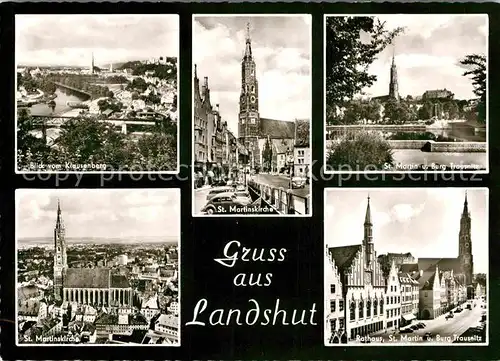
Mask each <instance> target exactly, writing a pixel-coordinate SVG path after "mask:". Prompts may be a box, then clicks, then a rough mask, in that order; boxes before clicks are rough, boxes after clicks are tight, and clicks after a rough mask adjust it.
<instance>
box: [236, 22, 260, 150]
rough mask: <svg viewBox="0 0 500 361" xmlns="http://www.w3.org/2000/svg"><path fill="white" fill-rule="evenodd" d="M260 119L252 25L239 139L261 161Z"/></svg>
mask: <svg viewBox="0 0 500 361" xmlns="http://www.w3.org/2000/svg"><path fill="white" fill-rule="evenodd" d="M259 129H260V118H259V84H258V81H257V74H256V69H255V61H254V58H253V55H252V40H251V38H250V24H247V29H246V39H245V53H244V55H243V59H242V61H241V91H240V112H239V119H238V137H239V138H240V140H242V141H243V142H244V144H245V147H246V148H247V149H248V150H249V151H250V153H251V154H252V157H253V158H254V159H260V157H259V156H258V155H257V154H256V152H257V151H258V141H257V140H258V136H259Z"/></svg>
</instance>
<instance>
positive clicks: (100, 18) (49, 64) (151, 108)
mask: <svg viewBox="0 0 500 361" xmlns="http://www.w3.org/2000/svg"><path fill="white" fill-rule="evenodd" d="M15 22H16V53H15V58H16V69H15V74H16V75H17V76H16V113H15V114H16V115H15V119H16V120H15V121H16V129H17V131H16V163H15V167H16V169H15V170H16V173H37V172H54V173H57V172H63V173H80V172H85V173H102V172H113V173H177V172H178V169H179V165H178V163H179V162H178V159H179V155H178V133H179V132H178V104H177V102H178V101H177V95H178V91H179V89H178V68H179V66H178V62H179V17H178V15H111V14H102V15H99V14H92V15H61V14H58V15H16V17H15ZM68 28H71V29H72V31H71V35H70V36H68V33H67V29H68ZM145 39H147V41H144V40H145Z"/></svg>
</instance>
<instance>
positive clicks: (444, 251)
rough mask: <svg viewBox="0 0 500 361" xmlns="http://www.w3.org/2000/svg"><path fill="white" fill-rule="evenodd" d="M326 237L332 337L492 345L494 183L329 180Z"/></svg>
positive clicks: (350, 341) (356, 342)
mask: <svg viewBox="0 0 500 361" xmlns="http://www.w3.org/2000/svg"><path fill="white" fill-rule="evenodd" d="M346 209H348V210H349V212H345V210H346ZM325 246H326V249H325V289H324V292H325V293H324V295H325V325H324V326H325V345H326V346H342V347H343V346H346V345H347V346H362V345H367V346H375V345H376V346H444V345H450V346H451V345H453V346H463V345H465V346H472V345H474V346H487V345H488V307H489V306H488V305H489V301H488V265H489V262H488V189H487V188H471V189H462V188H372V189H360V188H356V189H354V188H351V189H346V188H343V189H340V188H339V189H327V190H325Z"/></svg>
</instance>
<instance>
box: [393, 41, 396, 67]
mask: <svg viewBox="0 0 500 361" xmlns="http://www.w3.org/2000/svg"><path fill="white" fill-rule="evenodd" d="M392 66H394V67H395V66H396V44H394V45H393V46H392Z"/></svg>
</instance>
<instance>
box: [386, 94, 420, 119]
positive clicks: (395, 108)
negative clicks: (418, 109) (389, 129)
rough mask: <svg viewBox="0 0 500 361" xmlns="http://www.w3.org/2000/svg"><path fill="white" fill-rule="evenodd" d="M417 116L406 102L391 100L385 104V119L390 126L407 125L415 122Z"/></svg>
mask: <svg viewBox="0 0 500 361" xmlns="http://www.w3.org/2000/svg"><path fill="white" fill-rule="evenodd" d="M415 117H416V114H415V113H414V112H413V111H412V110H411V109H410V107H409V105H408V104H407V103H406V102H404V101H399V102H397V101H395V100H393V99H391V100H389V101H388V102H387V103H386V104H385V109H384V119H385V121H386V122H387V123H389V124H405V123H411V122H412V121H414V120H415Z"/></svg>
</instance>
